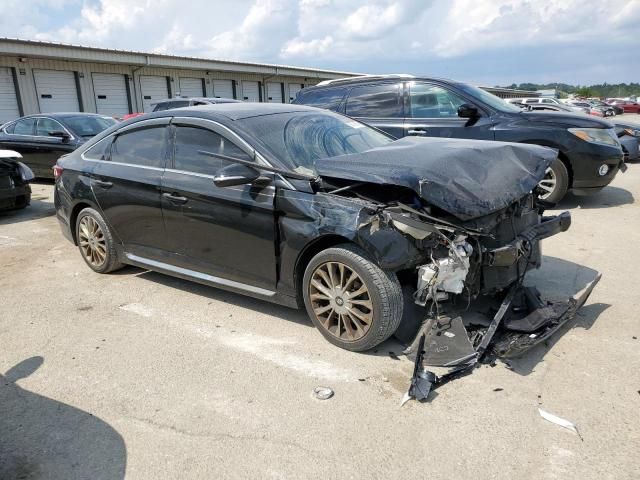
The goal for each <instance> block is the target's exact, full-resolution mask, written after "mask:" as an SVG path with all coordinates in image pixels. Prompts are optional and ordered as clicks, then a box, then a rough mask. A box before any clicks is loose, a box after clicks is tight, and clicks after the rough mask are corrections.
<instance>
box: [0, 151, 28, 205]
mask: <svg viewBox="0 0 640 480" xmlns="http://www.w3.org/2000/svg"><path fill="white" fill-rule="evenodd" d="M30 201H31V187H30V186H29V182H28V181H25V180H24V178H23V176H22V174H21V171H20V164H19V163H18V160H14V159H12V158H0V211H4V210H14V209H18V208H23V207H26V206H27V205H29V203H30Z"/></svg>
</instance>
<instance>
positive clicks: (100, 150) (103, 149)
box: [83, 137, 113, 160]
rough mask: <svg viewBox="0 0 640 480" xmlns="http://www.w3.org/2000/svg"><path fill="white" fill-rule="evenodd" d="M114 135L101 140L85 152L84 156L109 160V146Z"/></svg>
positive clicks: (89, 158) (90, 158) (91, 158)
mask: <svg viewBox="0 0 640 480" xmlns="http://www.w3.org/2000/svg"><path fill="white" fill-rule="evenodd" d="M112 139H113V137H108V138H105V139H104V140H101V141H99V142H98V143H96V144H95V145H94V146H93V147H91V148H90V149H89V150H87V151H86V152H84V153H83V156H84V158H86V159H88V160H109V148H110V147H111V140H112Z"/></svg>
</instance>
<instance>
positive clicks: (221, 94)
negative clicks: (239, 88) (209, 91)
mask: <svg viewBox="0 0 640 480" xmlns="http://www.w3.org/2000/svg"><path fill="white" fill-rule="evenodd" d="M232 82H233V81H232V80H214V81H213V96H214V97H216V98H233V83H232Z"/></svg>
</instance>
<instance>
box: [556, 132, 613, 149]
mask: <svg viewBox="0 0 640 480" xmlns="http://www.w3.org/2000/svg"><path fill="white" fill-rule="evenodd" d="M568 130H569V131H570V132H571V133H572V134H574V135H575V136H576V137H578V138H579V139H580V140H584V141H585V142H589V143H597V144H598V145H611V146H614V147H618V146H620V142H618V136H617V135H616V132H615V131H614V130H613V128H569V129H568Z"/></svg>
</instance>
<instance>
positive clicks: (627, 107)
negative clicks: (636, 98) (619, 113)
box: [609, 100, 640, 113]
mask: <svg viewBox="0 0 640 480" xmlns="http://www.w3.org/2000/svg"><path fill="white" fill-rule="evenodd" d="M609 104H610V105H616V106H618V107H620V108H622V110H624V113H640V103H638V102H633V101H631V100H613V101H611V102H609Z"/></svg>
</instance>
